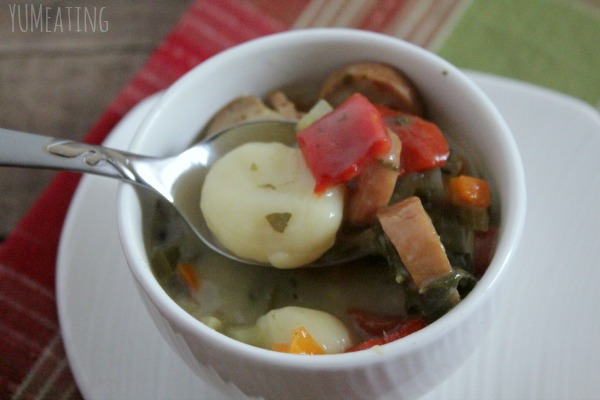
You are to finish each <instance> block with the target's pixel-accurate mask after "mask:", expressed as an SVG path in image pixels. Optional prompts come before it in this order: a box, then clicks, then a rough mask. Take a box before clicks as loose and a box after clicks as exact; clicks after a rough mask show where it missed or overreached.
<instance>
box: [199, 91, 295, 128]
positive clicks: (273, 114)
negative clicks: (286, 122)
mask: <svg viewBox="0 0 600 400" xmlns="http://www.w3.org/2000/svg"><path fill="white" fill-rule="evenodd" d="M280 119H285V117H284V116H283V115H281V114H280V113H278V112H277V111H275V110H272V109H271V108H269V107H267V106H266V105H265V103H263V101H262V100H261V99H259V98H258V97H256V96H242V97H238V98H236V99H234V100H233V101H231V102H230V103H229V104H227V105H226V106H225V107H223V108H222V109H221V110H219V111H218V112H217V113H216V114H215V116H214V117H213V118H212V119H211V121H210V122H209V124H208V126H207V127H206V131H205V138H209V137H211V136H212V135H213V134H215V133H217V132H220V131H222V130H224V129H227V128H229V127H232V126H234V125H238V124H241V123H244V122H250V121H259V120H280Z"/></svg>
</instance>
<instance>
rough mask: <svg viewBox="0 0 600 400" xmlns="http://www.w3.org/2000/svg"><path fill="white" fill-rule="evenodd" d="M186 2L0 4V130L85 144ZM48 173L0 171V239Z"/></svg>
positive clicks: (110, 0)
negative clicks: (112, 102)
mask: <svg viewBox="0 0 600 400" xmlns="http://www.w3.org/2000/svg"><path fill="white" fill-rule="evenodd" d="M190 3H191V0H169V1H159V0H144V1H135V0H129V1H126V0H95V1H93V2H91V1H84V2H75V1H66V2H56V1H50V0H42V1H38V2H33V3H32V2H25V1H18V0H16V1H10V2H8V1H1V2H0V127H3V128H8V129H15V130H22V131H28V132H35V133H40V134H44V135H50V136H55V137H61V138H67V139H75V140H80V139H82V138H83V136H84V135H85V134H86V133H87V132H88V130H89V129H90V128H91V126H92V125H93V123H94V122H95V121H96V119H97V118H98V117H99V116H100V114H101V113H102V111H103V110H104V108H105V107H106V106H107V105H108V104H109V103H110V101H111V99H113V98H114V97H115V96H116V94H117V93H118V92H119V91H120V90H121V88H123V87H124V85H125V84H126V83H127V82H128V81H129V79H131V78H132V77H133V75H134V74H135V72H136V71H137V70H138V69H139V68H140V67H141V66H142V65H143V63H144V61H145V60H146V59H147V57H148V55H149V54H150V52H151V51H152V50H153V49H154V48H155V47H156V46H157V45H158V43H159V42H160V40H161V39H162V38H163V37H164V36H165V35H166V34H167V33H168V32H169V30H170V29H171V28H172V27H173V26H174V24H175V23H176V22H177V20H178V17H179V16H180V15H181V13H182V12H183V11H184V10H185V9H186V7H187V6H189V4H190ZM40 7H42V9H41V13H42V16H43V18H42V19H41V22H39V20H36V18H35V17H37V16H38V15H39V14H40ZM32 8H33V10H32ZM77 12H79V16H78V15H77ZM59 13H60V18H59V17H57V15H58V14H59ZM86 13H87V14H86ZM94 13H95V17H94ZM69 14H70V15H69ZM69 16H70V21H69V19H68V18H69ZM32 17H34V18H33V19H32ZM46 17H47V18H48V19H46ZM86 18H87V19H86ZM59 20H60V24H59V23H58V21H59ZM77 23H79V26H77ZM85 24H86V25H85ZM61 29H62V32H61ZM40 30H42V32H40ZM78 30H79V31H78ZM0 145H1V144H0ZM53 174H54V172H51V171H43V170H32V169H18V168H7V167H1V168H0V241H1V240H2V239H3V238H5V237H6V236H7V235H8V234H9V232H10V231H11V230H12V228H13V227H14V226H15V224H16V223H17V222H18V220H19V219H20V218H21V217H22V216H23V214H24V213H25V212H26V211H27V209H28V208H29V207H30V206H31V205H32V204H33V202H34V201H35V199H36V198H37V197H38V196H39V194H40V192H41V191H42V190H43V188H44V187H45V186H46V185H47V184H48V182H49V180H50V179H51V177H52V176H53Z"/></svg>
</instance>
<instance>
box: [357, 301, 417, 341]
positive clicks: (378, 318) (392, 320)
mask: <svg viewBox="0 0 600 400" xmlns="http://www.w3.org/2000/svg"><path fill="white" fill-rule="evenodd" d="M348 315H349V316H350V319H351V320H352V322H353V324H354V325H355V326H356V327H357V328H358V329H360V330H361V331H362V332H364V333H366V334H367V335H369V336H382V335H384V334H386V333H387V332H392V331H394V330H396V329H397V328H398V327H400V325H402V324H403V323H405V322H406V317H405V316H387V315H378V314H374V313H372V312H369V311H366V310H362V309H358V308H351V309H350V310H348Z"/></svg>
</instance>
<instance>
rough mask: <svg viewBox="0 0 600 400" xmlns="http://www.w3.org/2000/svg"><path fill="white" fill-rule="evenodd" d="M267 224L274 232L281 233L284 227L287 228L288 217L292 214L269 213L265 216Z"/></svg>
mask: <svg viewBox="0 0 600 400" xmlns="http://www.w3.org/2000/svg"><path fill="white" fill-rule="evenodd" d="M265 218H266V219H267V221H268V222H269V225H271V228H273V230H274V231H275V232H279V233H283V231H285V228H287V225H288V222H289V220H290V218H292V214H291V213H289V212H284V213H271V214H268V215H267V216H265Z"/></svg>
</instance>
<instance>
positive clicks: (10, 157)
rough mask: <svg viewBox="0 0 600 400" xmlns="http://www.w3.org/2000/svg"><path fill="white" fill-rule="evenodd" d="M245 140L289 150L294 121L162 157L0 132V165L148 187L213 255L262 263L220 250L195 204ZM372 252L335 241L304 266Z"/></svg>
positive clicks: (248, 129) (230, 132) (242, 129)
mask: <svg viewBox="0 0 600 400" xmlns="http://www.w3.org/2000/svg"><path fill="white" fill-rule="evenodd" d="M248 142H280V143H283V144H285V145H288V146H295V145H296V130H295V123H294V122H290V121H258V122H251V123H246V124H242V125H237V126H235V127H233V128H229V129H226V130H224V131H222V132H220V133H218V134H215V135H213V136H211V137H210V138H208V139H206V140H204V141H202V142H200V143H198V144H196V145H194V146H192V147H190V148H189V149H187V150H186V151H184V152H182V153H180V154H179V155H176V156H173V157H168V158H156V157H147V156H142V155H138V154H132V153H128V152H124V151H120V150H114V149H110V148H107V147H102V146H95V145H90V144H86V143H81V142H74V141H70V140H60V139H56V138H52V137H48V136H42V135H37V134H32V133H25V132H19V131H12V130H8V129H3V128H0V166H12V167H29V168H44V169H55V170H67V171H75V172H83V173H90V174H95V175H102V176H107V177H110V178H117V179H120V180H122V181H125V182H128V183H133V184H136V185H139V186H141V187H144V188H147V189H150V190H152V191H154V192H155V193H157V194H159V195H160V196H161V197H163V198H164V199H165V200H166V201H167V202H169V203H170V204H171V205H172V206H173V207H174V208H175V209H176V210H177V211H178V212H179V214H180V215H181V216H182V217H183V219H184V220H185V221H186V222H187V224H188V225H189V226H190V227H191V228H192V230H193V231H194V232H195V233H196V235H197V236H198V237H199V238H200V239H201V240H202V241H203V242H204V243H205V244H206V245H207V246H208V247H210V248H211V249H213V250H214V251H216V252H218V253H220V254H222V255H223V256H225V257H228V258H230V259H233V260H236V261H239V262H242V263H246V264H253V265H268V264H264V263H261V262H258V261H255V260H250V259H246V258H241V257H238V256H237V255H235V254H233V253H231V252H230V251H229V250H227V249H226V248H224V247H223V246H222V245H221V244H220V243H219V241H218V240H217V239H216V238H215V237H214V235H213V234H212V232H211V231H210V229H209V228H208V226H207V224H206V221H205V219H204V216H203V214H202V212H201V211H200V209H199V206H198V201H199V199H200V191H201V188H202V183H203V182H204V178H205V176H206V173H207V172H208V170H209V169H210V166H211V165H212V164H213V163H214V162H215V161H216V160H217V159H218V158H220V157H222V156H223V155H225V154H226V153H227V152H229V151H230V150H233V149H234V148H236V147H239V146H241V145H242V144H245V143H248ZM372 252H373V249H371V248H369V246H366V247H363V246H355V245H353V244H352V245H349V244H348V243H347V242H341V243H340V244H339V245H337V246H334V247H333V248H332V249H330V250H329V251H328V252H327V253H326V254H325V255H323V257H321V258H320V259H319V260H317V261H315V262H313V263H311V264H310V265H307V266H310V267H319V266H327V265H333V264H338V263H341V262H346V261H350V260H352V259H356V258H358V257H362V256H364V255H366V254H367V253H372Z"/></svg>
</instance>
